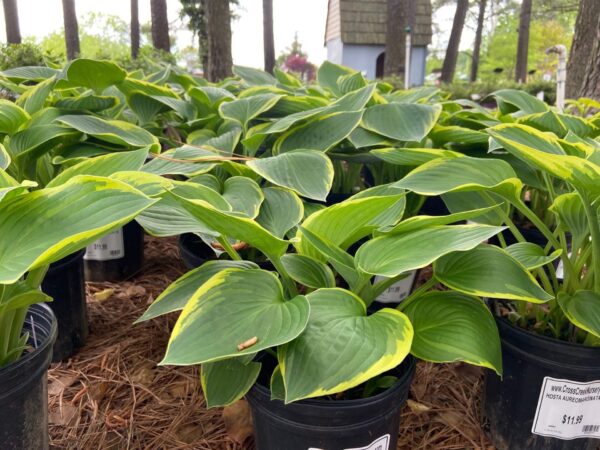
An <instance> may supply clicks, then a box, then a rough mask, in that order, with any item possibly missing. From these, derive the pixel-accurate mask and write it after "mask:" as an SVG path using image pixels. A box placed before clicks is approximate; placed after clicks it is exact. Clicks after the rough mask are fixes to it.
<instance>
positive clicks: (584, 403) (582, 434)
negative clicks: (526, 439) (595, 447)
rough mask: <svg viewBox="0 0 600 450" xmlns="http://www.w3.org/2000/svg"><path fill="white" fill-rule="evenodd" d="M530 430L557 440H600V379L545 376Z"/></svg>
mask: <svg viewBox="0 0 600 450" xmlns="http://www.w3.org/2000/svg"><path fill="white" fill-rule="evenodd" d="M531 432H532V433H533V434H539V435H541V436H549V437H554V438H558V439H576V438H595V439H600V380H597V381H590V382H589V383H580V382H577V381H570V380H560V379H557V378H550V377H545V378H544V382H543V383H542V389H541V391H540V398H539V400H538V405H537V410H536V412H535V419H534V420H533V427H532V428H531Z"/></svg>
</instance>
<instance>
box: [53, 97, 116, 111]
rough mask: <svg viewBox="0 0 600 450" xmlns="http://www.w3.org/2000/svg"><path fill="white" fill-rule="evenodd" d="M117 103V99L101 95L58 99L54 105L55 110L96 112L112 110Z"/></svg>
mask: <svg viewBox="0 0 600 450" xmlns="http://www.w3.org/2000/svg"><path fill="white" fill-rule="evenodd" d="M118 103H119V100H118V99H117V97H110V96H101V95H79V96H77V97H67V98H63V99H60V100H59V101H57V102H56V103H55V104H54V105H55V106H56V107H57V108H60V109H62V110H68V111H90V112H98V111H104V110H105V109H109V108H112V107H113V106H116V105H117V104H118Z"/></svg>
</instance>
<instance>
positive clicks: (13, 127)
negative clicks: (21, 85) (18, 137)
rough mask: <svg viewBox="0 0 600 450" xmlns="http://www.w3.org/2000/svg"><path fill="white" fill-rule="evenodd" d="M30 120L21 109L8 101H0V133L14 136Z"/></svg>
mask: <svg viewBox="0 0 600 450" xmlns="http://www.w3.org/2000/svg"><path fill="white" fill-rule="evenodd" d="M30 118H31V117H30V116H29V114H27V111H25V110H24V109H23V108H20V107H19V106H17V105H15V104H14V103H13V102H10V101H8V100H0V133H3V134H8V135H12V134H15V133H16V132H17V131H19V128H21V126H22V125H23V124H25V123H26V122H27V121H28V120H29V119H30Z"/></svg>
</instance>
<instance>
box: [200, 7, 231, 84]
mask: <svg viewBox="0 0 600 450" xmlns="http://www.w3.org/2000/svg"><path fill="white" fill-rule="evenodd" d="M204 5H205V7H206V9H205V13H206V33H207V37H208V70H207V71H206V76H207V78H208V79H209V80H210V81H219V80H222V79H223V78H227V77H229V76H231V75H232V72H231V68H232V66H233V58H232V57H231V12H230V11H229V2H228V1H224V0H205V3H204Z"/></svg>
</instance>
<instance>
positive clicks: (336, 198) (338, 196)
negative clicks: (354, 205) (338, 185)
mask: <svg viewBox="0 0 600 450" xmlns="http://www.w3.org/2000/svg"><path fill="white" fill-rule="evenodd" d="M353 195H354V194H346V193H336V192H330V193H329V194H328V195H327V199H326V200H325V205H326V206H332V205H337V204H338V203H342V202H344V201H346V200H348V199H349V198H350V197H352V196H353Z"/></svg>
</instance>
